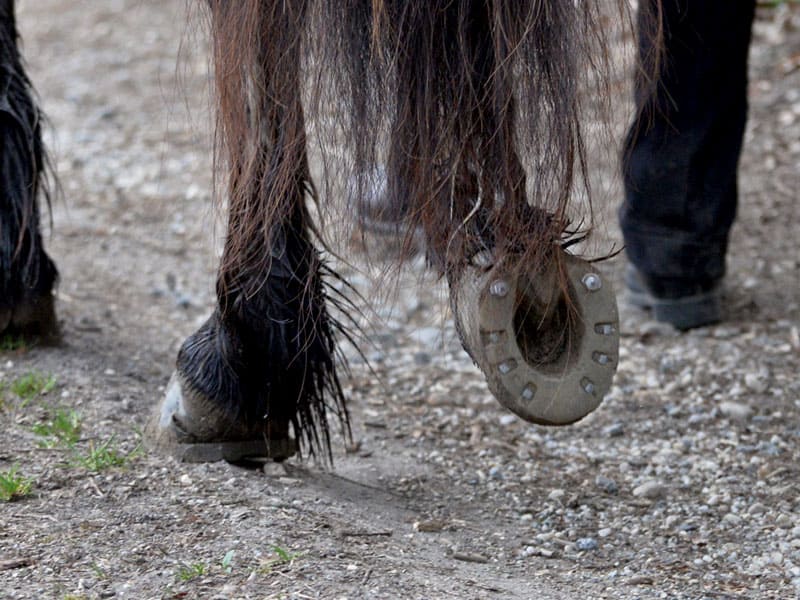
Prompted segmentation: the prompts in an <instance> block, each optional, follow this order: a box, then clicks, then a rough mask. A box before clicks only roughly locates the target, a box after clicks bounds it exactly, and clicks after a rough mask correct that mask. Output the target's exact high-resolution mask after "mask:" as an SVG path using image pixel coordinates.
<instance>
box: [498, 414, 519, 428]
mask: <svg viewBox="0 0 800 600" xmlns="http://www.w3.org/2000/svg"><path fill="white" fill-rule="evenodd" d="M516 422H517V417H516V416H515V415H501V416H500V425H502V426H503V427H508V426H509V425H513V424H514V423H516Z"/></svg>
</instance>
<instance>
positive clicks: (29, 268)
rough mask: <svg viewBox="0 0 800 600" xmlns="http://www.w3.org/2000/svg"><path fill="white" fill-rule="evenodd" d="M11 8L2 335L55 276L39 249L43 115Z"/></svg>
mask: <svg viewBox="0 0 800 600" xmlns="http://www.w3.org/2000/svg"><path fill="white" fill-rule="evenodd" d="M17 37H18V35H17V30H16V26H15V22H14V14H13V3H11V2H10V1H9V0H0V174H2V175H1V176H0V332H1V331H4V330H6V329H12V328H13V327H14V321H15V320H16V319H15V315H14V310H13V309H14V308H15V307H18V306H20V305H22V304H25V303H26V302H29V301H30V299H31V298H35V297H37V296H39V295H41V294H42V293H44V292H46V291H49V290H50V289H51V288H52V287H53V285H54V284H55V282H56V280H57V278H58V271H57V270H56V267H55V265H54V264H53V262H52V261H51V260H50V258H49V257H48V256H47V255H46V254H45V253H44V250H43V249H42V241H41V233H40V220H41V219H40V213H39V206H38V199H39V197H40V196H42V197H43V198H44V199H45V200H46V201H47V204H48V206H49V201H50V193H49V186H48V178H47V176H46V173H47V170H46V167H47V154H46V153H45V150H44V145H43V144H42V138H41V125H42V120H43V117H42V113H41V112H40V111H39V109H38V108H37V106H36V103H35V102H34V97H33V89H32V87H31V83H30V81H29V80H28V77H27V75H26V74H25V71H24V69H23V65H22V59H21V57H20V55H19V52H18V50H17Z"/></svg>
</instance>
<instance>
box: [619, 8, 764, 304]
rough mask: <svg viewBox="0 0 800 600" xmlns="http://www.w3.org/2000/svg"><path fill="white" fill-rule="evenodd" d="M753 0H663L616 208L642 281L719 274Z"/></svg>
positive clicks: (689, 283)
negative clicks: (657, 52)
mask: <svg viewBox="0 0 800 600" xmlns="http://www.w3.org/2000/svg"><path fill="white" fill-rule="evenodd" d="M653 5H654V0H642V4H641V7H642V8H640V15H639V61H640V65H641V66H642V67H643V70H644V71H647V70H648V68H650V69H651V70H652V65H653V64H654V63H653V62H652V61H653V56H654V55H653V51H654V45H653V35H652V31H653V27H652V23H650V22H648V21H647V14H648V10H653V9H652V6H653ZM754 10H755V1H754V0H663V13H662V18H661V21H662V23H663V27H664V36H665V45H666V53H665V55H664V56H663V62H662V63H661V67H660V69H659V73H660V77H659V78H657V79H653V78H650V79H649V80H648V79H647V78H641V77H640V78H638V79H639V80H638V81H637V83H636V109H637V114H636V118H635V119H634V122H633V124H632V126H631V129H630V131H629V132H628V137H627V139H626V144H625V150H624V154H623V177H624V183H625V202H624V204H623V205H622V207H621V209H620V212H619V217H620V224H621V226H622V232H623V235H624V237H625V244H626V249H627V253H628V257H629V259H630V261H631V263H632V264H633V265H634V266H635V267H636V268H637V269H638V270H639V272H640V273H641V275H642V277H643V278H644V280H645V282H646V283H647V284H648V285H649V287H651V289H652V291H654V292H656V293H657V292H658V288H659V286H663V285H667V286H668V287H669V286H672V287H674V286H675V285H677V286H678V287H681V286H685V287H686V288H687V293H690V292H691V291H692V290H693V289H695V288H696V287H697V285H698V284H701V285H704V284H708V283H711V282H715V281H717V280H719V279H720V278H721V277H722V276H723V275H724V272H725V252H726V249H727V245H728V232H729V231H730V228H731V225H732V224H733V220H734V217H735V215H736V202H737V186H736V171H737V166H738V161H739V154H740V152H741V148H742V138H743V136H744V127H745V121H746V117H747V51H748V46H749V43H750V27H751V24H752V21H753V13H754Z"/></svg>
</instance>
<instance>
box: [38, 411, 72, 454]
mask: <svg viewBox="0 0 800 600" xmlns="http://www.w3.org/2000/svg"><path fill="white" fill-rule="evenodd" d="M33 433H35V434H36V435H38V436H41V437H42V438H43V439H42V440H40V441H39V445H40V446H41V447H43V448H54V447H56V446H64V447H67V448H72V447H73V446H75V444H77V443H78V440H79V439H80V437H81V417H80V415H79V414H78V413H77V412H75V411H74V410H71V409H67V408H59V409H57V410H56V412H55V414H54V415H53V417H52V418H51V419H49V420H48V421H45V422H44V423H37V424H36V425H34V426H33Z"/></svg>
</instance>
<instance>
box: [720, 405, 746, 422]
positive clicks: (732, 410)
mask: <svg viewBox="0 0 800 600" xmlns="http://www.w3.org/2000/svg"><path fill="white" fill-rule="evenodd" d="M719 412H721V413H722V414H723V415H724V416H726V417H728V418H729V419H734V420H737V421H746V420H747V419H749V418H750V417H751V416H753V409H752V408H750V407H749V406H747V405H746V404H741V403H739V402H729V401H728V402H722V403H721V404H720V405H719Z"/></svg>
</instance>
